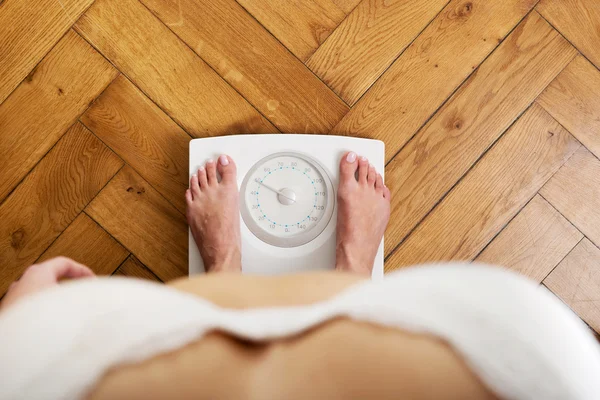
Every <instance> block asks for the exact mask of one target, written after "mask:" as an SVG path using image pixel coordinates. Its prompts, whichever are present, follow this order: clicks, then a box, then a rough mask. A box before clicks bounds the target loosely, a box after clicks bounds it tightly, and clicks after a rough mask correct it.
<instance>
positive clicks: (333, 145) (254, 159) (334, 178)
mask: <svg viewBox="0 0 600 400" xmlns="http://www.w3.org/2000/svg"><path fill="white" fill-rule="evenodd" d="M347 151H354V152H356V153H357V154H358V155H359V156H365V157H367V158H368V159H369V162H370V163H371V164H373V165H374V166H375V168H376V169H377V171H378V172H379V173H381V175H382V176H383V171H384V159H385V147H384V144H383V142H381V141H379V140H372V139H360V138H353V137H347V136H332V135H299V134H269V135H258V134H256V135H233V136H221V137H211V138H202V139H194V140H192V141H191V142H190V177H191V175H192V174H193V173H196V172H197V170H198V168H199V167H200V166H202V165H204V164H205V163H206V161H207V160H210V159H212V160H215V161H216V160H217V158H218V157H219V156H220V155H221V154H227V155H229V156H231V157H232V158H233V160H234V161H235V163H236V165H237V181H238V182H237V183H238V187H239V189H240V226H241V237H242V272H243V273H248V274H263V275H274V274H289V273H294V272H301V271H309V270H332V269H334V266H335V227H336V220H337V204H336V193H337V187H338V178H339V177H338V175H339V163H340V160H341V158H342V156H343V155H344V153H346V152H347ZM203 272H204V265H203V263H202V258H201V257H200V253H199V252H198V248H197V247H196V243H195V242H194V238H193V237H192V232H191V231H190V232H189V274H190V275H193V274H198V273H203ZM372 278H373V279H381V278H383V240H382V241H381V244H380V245H379V251H378V252H377V256H376V257H375V263H374V265H373V274H372Z"/></svg>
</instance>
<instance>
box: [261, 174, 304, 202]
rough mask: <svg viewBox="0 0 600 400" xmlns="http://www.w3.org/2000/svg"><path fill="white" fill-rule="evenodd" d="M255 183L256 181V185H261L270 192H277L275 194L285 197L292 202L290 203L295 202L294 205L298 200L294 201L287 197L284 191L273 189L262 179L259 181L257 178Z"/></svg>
mask: <svg viewBox="0 0 600 400" xmlns="http://www.w3.org/2000/svg"><path fill="white" fill-rule="evenodd" d="M254 181H255V182H256V183H259V184H261V185H262V186H264V187H266V188H267V189H269V190H271V191H273V192H275V193H277V194H279V195H281V196H283V197H285V198H286V199H288V200H290V201H293V202H294V203H295V202H296V199H292V198H291V197H290V196H287V195H285V194H284V193H283V191H282V190H277V189H275V188H274V187H271V186H269V185H267V184H266V183H263V182H262V181H261V180H260V179H258V178H256V179H255V180H254Z"/></svg>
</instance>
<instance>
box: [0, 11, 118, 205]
mask: <svg viewBox="0 0 600 400" xmlns="http://www.w3.org/2000/svg"><path fill="white" fill-rule="evenodd" d="M1 7H2V6H0V10H1V9H2V8H1ZM0 75H2V74H1V73H0ZM116 75H117V71H115V69H114V68H112V66H111V65H110V64H109V63H108V62H106V60H105V59H104V58H103V57H102V56H101V55H100V54H98V53H97V52H96V51H94V49H92V48H91V47H90V46H89V45H88V44H87V43H85V41H84V40H83V39H81V38H80V37H79V36H78V35H77V34H76V33H74V32H72V31H71V32H68V33H67V34H66V35H65V36H64V37H63V39H62V40H61V41H60V42H59V43H58V44H57V45H56V47H55V48H54V49H53V50H52V51H51V52H50V53H49V54H48V55H47V57H45V58H44V60H43V61H42V62H41V63H40V64H39V65H38V66H37V68H36V69H35V70H34V71H33V72H31V73H30V74H29V76H28V77H27V79H26V80H25V81H23V82H22V83H21V84H20V85H19V87H18V88H17V89H16V90H15V91H14V92H13V94H12V96H10V97H9V98H8V99H7V100H6V101H5V102H4V103H2V105H0V202H1V201H2V200H4V199H5V198H6V196H7V195H8V194H9V193H10V191H11V190H12V189H14V187H15V186H16V185H17V184H18V183H19V182H20V181H21V180H22V179H23V177H25V175H26V174H27V172H29V171H30V170H31V168H33V166H34V165H35V164H36V163H37V162H38V161H39V160H40V159H41V158H42V157H43V156H44V154H46V153H47V152H48V150H50V148H51V147H52V146H53V145H54V144H55V143H56V141H57V140H58V139H59V138H60V137H61V136H62V135H63V134H64V133H65V131H66V130H67V129H68V128H69V127H70V126H71V125H73V122H75V120H76V119H77V117H78V116H79V115H80V114H81V113H82V112H83V111H84V110H85V109H86V108H87V106H88V105H89V103H90V102H91V101H92V100H93V99H94V98H95V97H96V96H98V94H100V92H101V91H102V90H103V89H104V88H105V87H106V86H107V85H108V84H109V83H110V82H111V81H112V80H113V79H114V77H115V76H116Z"/></svg>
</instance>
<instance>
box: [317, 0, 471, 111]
mask: <svg viewBox="0 0 600 400" xmlns="http://www.w3.org/2000/svg"><path fill="white" fill-rule="evenodd" d="M447 2H448V0H392V1H390V0H364V1H361V2H360V4H359V5H358V6H357V7H356V8H355V9H354V11H352V13H351V14H350V15H348V18H346V19H345V20H344V21H343V22H342V23H341V24H340V26H339V27H338V28H337V29H336V30H335V31H334V32H333V33H332V34H331V35H330V36H329V38H328V39H327V41H326V42H325V43H323V45H322V46H321V47H319V49H318V50H317V51H315V52H314V53H313V55H312V56H311V57H310V59H308V61H307V62H306V65H307V66H308V67H309V68H310V69H311V70H312V71H313V72H314V73H315V74H316V75H317V76H318V77H320V78H321V79H323V81H324V82H325V83H327V85H329V87H331V88H332V89H333V90H334V91H335V92H336V93H337V94H339V95H340V96H341V97H342V99H344V101H345V102H346V103H348V104H350V105H352V104H354V103H356V101H357V100H358V99H359V98H360V96H362V94H363V93H364V92H365V91H366V90H367V89H368V88H369V87H370V86H371V85H372V84H373V82H375V80H376V79H377V78H379V76H380V75H381V74H382V73H383V71H385V69H386V68H387V67H388V66H389V65H390V64H391V63H392V62H393V61H394V60H395V59H396V57H398V55H399V54H400V53H402V51H403V50H404V49H405V48H406V47H407V46H408V45H409V44H410V43H411V42H412V41H413V40H414V39H415V37H417V35H418V34H419V33H420V32H421V31H422V30H423V28H424V27H425V26H427V24H429V22H430V21H431V20H432V19H433V18H434V17H435V16H436V15H437V14H438V12H439V11H440V10H441V9H442V8H443V7H444V6H445V5H446V3H447ZM467 8H468V7H466V8H465V9H464V10H463V11H462V12H467V13H468V12H469V11H466V9H467ZM469 10H470V8H469Z"/></svg>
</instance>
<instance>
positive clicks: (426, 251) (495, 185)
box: [386, 105, 580, 271]
mask: <svg viewBox="0 0 600 400" xmlns="http://www.w3.org/2000/svg"><path fill="white" fill-rule="evenodd" d="M579 147H580V144H579V142H578V141H577V140H575V139H574V138H573V137H572V136H571V135H570V134H569V132H567V131H566V130H565V129H563V128H562V127H561V126H560V124H558V123H557V122H556V121H555V120H554V119H553V118H552V117H551V116H550V115H549V114H548V113H546V111H544V110H543V109H542V108H541V107H540V106H538V105H534V106H532V107H531V108H530V109H529V110H528V111H527V112H526V113H525V114H524V115H523V116H522V117H521V118H520V119H519V120H518V121H517V122H516V123H515V124H514V125H513V126H512V128H511V129H510V130H509V131H508V132H507V133H506V134H505V135H503V136H502V138H501V139H500V140H499V141H498V143H497V144H496V145H494V147H493V148H492V149H490V151H489V152H488V153H486V154H485V156H484V157H483V158H482V159H481V160H480V162H478V163H477V164H476V165H475V166H474V167H473V169H472V170H471V171H470V172H469V173H468V174H467V175H466V176H465V177H464V179H463V180H461V181H460V183H459V184H458V185H456V187H455V188H454V189H453V190H452V191H451V192H450V193H449V194H448V196H446V197H445V198H444V200H442V202H441V203H440V204H439V205H438V206H437V207H436V208H435V209H434V210H433V211H432V212H431V213H430V214H429V215H428V216H427V218H425V220H424V221H423V222H422V223H421V224H420V225H419V226H418V227H417V228H416V229H415V230H414V231H413V232H412V233H411V234H410V236H408V238H407V239H406V240H405V241H404V242H403V243H402V244H401V245H400V247H399V248H398V249H397V250H396V251H395V252H394V253H393V254H392V255H391V256H390V257H389V258H388V259H387V260H386V271H390V270H393V269H396V268H400V267H402V266H407V265H414V264H421V263H426V262H438V261H449V260H472V259H473V258H475V257H476V256H477V254H479V252H480V251H481V250H483V248H484V247H485V246H486V245H487V244H488V243H489V242H490V240H491V239H492V238H493V237H494V236H495V235H496V234H497V233H498V232H499V231H500V230H501V229H502V227H504V226H505V225H506V224H507V223H508V221H510V220H511V219H512V218H513V217H514V216H515V215H516V214H517V213H518V212H519V210H520V209H521V208H522V207H523V206H524V205H525V204H526V203H527V202H528V201H529V200H530V199H531V198H532V197H533V196H534V195H535V193H537V191H538V190H539V189H540V188H541V187H542V186H543V185H544V183H545V182H546V181H547V180H548V179H549V178H550V177H551V176H552V175H553V174H554V173H555V172H556V171H558V169H559V168H560V167H561V166H562V165H563V164H564V162H565V161H566V160H567V159H569V157H571V155H572V154H573V152H575V151H576V150H577V148H579Z"/></svg>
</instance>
